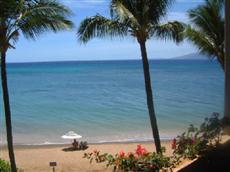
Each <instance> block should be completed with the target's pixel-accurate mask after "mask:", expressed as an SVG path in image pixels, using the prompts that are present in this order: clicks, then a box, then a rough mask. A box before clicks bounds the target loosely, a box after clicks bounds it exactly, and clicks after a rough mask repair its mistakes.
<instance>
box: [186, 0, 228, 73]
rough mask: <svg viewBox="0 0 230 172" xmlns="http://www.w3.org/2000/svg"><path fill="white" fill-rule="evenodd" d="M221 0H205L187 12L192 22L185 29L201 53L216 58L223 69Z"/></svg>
mask: <svg viewBox="0 0 230 172" xmlns="http://www.w3.org/2000/svg"><path fill="white" fill-rule="evenodd" d="M223 7H224V1H223V0H206V1H205V4H202V5H200V6H198V7H196V8H195V9H192V10H190V11H189V12H188V15H189V18H190V20H191V22H192V24H193V27H192V26H190V25H189V26H188V28H187V29H186V32H185V33H186V36H187V38H188V40H190V41H192V42H193V43H194V44H195V45H196V46H197V47H198V49H199V50H200V52H201V53H204V54H207V55H208V56H209V57H211V58H217V60H218V62H219V63H220V65H221V67H222V68H223V70H224V15H223Z"/></svg>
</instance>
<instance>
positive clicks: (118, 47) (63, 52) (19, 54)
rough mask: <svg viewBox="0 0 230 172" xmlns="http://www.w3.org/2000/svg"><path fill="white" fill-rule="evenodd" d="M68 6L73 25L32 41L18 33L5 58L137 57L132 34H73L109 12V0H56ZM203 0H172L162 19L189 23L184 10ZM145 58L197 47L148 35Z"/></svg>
mask: <svg viewBox="0 0 230 172" xmlns="http://www.w3.org/2000/svg"><path fill="white" fill-rule="evenodd" d="M60 1H61V2H62V3H64V4H65V5H66V6H67V7H69V8H70V9H71V10H72V12H73V16H72V17H71V19H72V21H73V22H74V24H75V27H74V28H73V29H72V30H68V31H61V32H58V33H56V34H54V33H52V32H47V33H44V34H43V35H41V36H39V38H37V39H36V40H35V41H34V40H28V39H25V38H24V37H23V35H21V36H20V38H19V41H18V42H17V43H16V49H10V50H9V51H8V53H7V62H42V61H68V60H71V61H78V60H81V61H82V60H123V59H140V56H141V54H140V49H139V45H138V43H137V41H136V40H135V38H132V37H126V38H122V39H121V38H113V39H111V38H105V39H104V38H103V39H99V38H95V39H92V40H91V41H89V42H88V43H87V44H81V43H80V42H79V41H78V37H77V34H76V33H77V28H78V26H79V24H80V22H81V21H82V20H83V19H84V18H86V17H90V16H93V15H95V14H97V13H99V14H101V15H104V16H109V3H110V1H109V0H60ZM203 2H204V0H175V3H174V4H173V5H172V6H171V8H170V9H169V10H168V14H167V16H166V17H165V18H163V19H162V23H164V22H166V21H172V20H178V21H182V22H185V23H189V19H188V17H187V11H188V10H189V9H191V8H195V7H196V6H198V5H200V4H202V3H203ZM147 52H148V57H149V59H168V58H173V57H178V56H182V55H186V54H190V53H196V52H198V50H197V49H196V47H194V46H193V44H191V43H190V42H188V41H183V42H182V43H180V44H179V45H177V44H175V43H174V42H172V41H164V40H157V39H154V38H152V39H150V40H148V41H147Z"/></svg>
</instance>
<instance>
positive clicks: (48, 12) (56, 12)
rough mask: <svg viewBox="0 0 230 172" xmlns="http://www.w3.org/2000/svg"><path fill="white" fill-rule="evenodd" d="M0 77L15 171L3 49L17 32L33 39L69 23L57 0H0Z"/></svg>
mask: <svg viewBox="0 0 230 172" xmlns="http://www.w3.org/2000/svg"><path fill="white" fill-rule="evenodd" d="M0 6H1V12H0V51H1V80H2V92H3V101H4V109H5V119H6V132H7V143H8V150H9V158H10V163H11V170H12V172H16V171H17V168H16V162H15V157H14V150H13V136H12V125H11V111H10V101H9V94H8V86H7V71H6V53H7V50H8V49H9V48H14V44H15V42H16V41H17V40H18V38H19V35H20V34H23V35H24V36H25V37H26V38H32V39H35V38H36V37H37V36H39V35H40V34H41V33H43V32H45V31H48V30H51V31H54V32H57V31H59V30H63V29H67V28H71V27H72V22H71V21H69V20H68V19H67V17H68V16H69V15H70V10H69V9H68V8H66V7H65V6H63V5H61V4H60V3H58V2H57V1H56V0H7V1H5V0H1V1H0Z"/></svg>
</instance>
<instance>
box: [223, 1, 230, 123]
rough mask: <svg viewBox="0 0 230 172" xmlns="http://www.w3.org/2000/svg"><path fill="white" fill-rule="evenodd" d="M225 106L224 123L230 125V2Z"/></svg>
mask: <svg viewBox="0 0 230 172" xmlns="http://www.w3.org/2000/svg"><path fill="white" fill-rule="evenodd" d="M224 102H225V105H224V121H225V123H226V124H229V125H230V1H229V0H225V101H224Z"/></svg>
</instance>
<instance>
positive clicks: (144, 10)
mask: <svg viewBox="0 0 230 172" xmlns="http://www.w3.org/2000/svg"><path fill="white" fill-rule="evenodd" d="M172 2H173V0H141V1H140V0H112V6H113V5H114V4H122V5H123V6H124V7H125V8H126V9H127V10H128V11H129V12H130V13H131V14H132V15H133V17H134V18H135V19H136V20H137V22H138V23H139V24H140V25H142V26H143V25H147V23H152V24H156V23H158V22H159V21H160V19H161V18H162V17H163V16H164V15H165V14H166V12H167V9H168V7H169V6H170V5H171V4H172ZM113 12H114V11H112V13H113ZM114 13H116V11H115V12H114Z"/></svg>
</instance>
